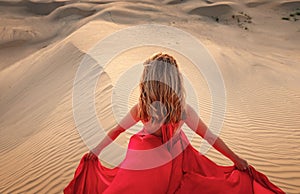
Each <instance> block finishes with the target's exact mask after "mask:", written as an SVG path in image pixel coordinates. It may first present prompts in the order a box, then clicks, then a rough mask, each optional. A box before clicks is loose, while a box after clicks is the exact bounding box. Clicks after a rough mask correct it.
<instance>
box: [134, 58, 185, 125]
mask: <svg viewBox="0 0 300 194" xmlns="http://www.w3.org/2000/svg"><path fill="white" fill-rule="evenodd" d="M143 65H144V70H143V74H142V77H141V80H140V84H139V86H140V97H139V111H138V114H139V117H140V118H141V120H143V121H146V122H149V121H151V123H164V124H166V123H170V122H171V123H177V122H179V121H180V120H181V119H183V118H184V117H185V112H184V106H185V90H184V87H183V78H182V75H181V73H180V71H179V69H178V64H177V62H176V60H175V59H174V58H173V57H172V56H171V55H168V54H163V53H158V54H155V55H153V56H152V57H150V58H149V59H147V60H146V61H145V62H144V64H143Z"/></svg>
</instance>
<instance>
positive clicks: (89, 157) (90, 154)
mask: <svg viewBox="0 0 300 194" xmlns="http://www.w3.org/2000/svg"><path fill="white" fill-rule="evenodd" d="M94 156H96V155H95V154H94V153H93V152H92V151H90V152H89V153H88V155H87V158H88V159H92V158H93V157H94Z"/></svg>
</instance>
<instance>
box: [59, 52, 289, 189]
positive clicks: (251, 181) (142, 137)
mask: <svg viewBox="0 0 300 194" xmlns="http://www.w3.org/2000/svg"><path fill="white" fill-rule="evenodd" d="M139 121H141V122H142V123H143V124H144V127H143V129H142V130H141V131H140V132H138V133H137V134H135V135H133V136H132V137H131V138H130V142H129V145H128V151H127V154H126V157H125V160H124V161H123V162H122V163H121V164H120V165H119V166H118V167H115V168H113V169H109V168H105V167H104V166H102V164H101V163H100V161H99V160H98V157H97V156H98V155H99V154H100V152H101V151H102V150H103V149H104V148H105V147H106V146H107V145H108V144H110V143H111V142H112V141H114V140H115V139H116V138H117V137H118V136H119V135H120V134H121V133H122V132H124V131H125V130H126V129H128V128H130V127H131V126H133V125H134V124H136V123H137V122H139ZM184 123H186V124H187V126H188V127H190V128H191V129H192V130H194V131H195V132H196V133H197V134H198V135H200V136H201V137H202V138H204V139H205V140H206V141H207V142H209V143H210V144H211V145H212V146H213V147H214V148H215V149H216V150H218V151H219V152H220V153H222V154H223V155H224V156H226V157H227V158H229V159H230V160H231V161H232V162H233V163H234V166H219V165H217V164H215V163H214V162H212V161H211V160H209V159H208V158H207V157H205V156H204V155H202V154H201V153H199V152H198V151H197V150H195V149H194V148H193V147H192V146H191V144H190V143H189V141H188V139H187V138H186V136H185V134H184V133H183V131H182V130H181V126H182V125H183V124H184ZM156 148H157V149H156ZM158 148H159V149H158ZM136 150H137V151H142V152H143V151H145V150H155V151H152V152H151V151H150V152H149V154H144V155H143V154H142V155H141V154H138V153H140V152H135V151H136ZM64 192H65V193H134V192H138V193H214V194H215V193H249V194H250V193H284V192H283V191H282V190H280V189H279V188H278V187H276V186H275V185H273V184H272V183H271V182H270V181H269V180H268V179H267V177H266V176H265V175H263V174H261V173H260V172H258V171H256V170H255V169H254V168H253V167H252V166H250V165H248V163H247V161H246V160H244V159H242V158H240V157H239V156H238V155H237V154H235V153H234V152H233V151H232V150H231V149H230V148H229V147H228V146H226V144H225V143H224V142H223V141H222V140H221V138H219V137H217V136H216V135H214V134H213V133H212V132H211V131H210V130H209V129H208V128H207V126H206V125H205V124H204V123H203V122H202V121H201V119H200V118H199V117H198V115H197V113H196V112H195V111H194V110H193V108H192V107H191V106H190V105H188V104H186V103H185V91H184V87H183V79H182V75H181V73H180V71H179V68H178V64H177V62H176V60H175V59H174V58H173V57H172V56H170V55H168V54H162V53H158V54H155V55H154V56H152V57H151V58H149V59H148V60H146V61H145V62H144V71H143V74H142V77H141V81H140V97H139V102H138V103H137V104H136V105H135V106H133V108H132V109H131V110H130V112H129V113H128V114H127V115H126V116H125V118H124V119H123V120H122V121H121V122H120V123H119V124H118V125H117V126H116V127H115V128H113V129H112V130H111V131H110V132H109V133H108V135H107V136H106V137H105V138H104V139H103V140H102V141H101V142H100V143H99V144H98V145H97V146H96V147H95V148H94V149H93V150H91V151H90V152H89V153H88V154H85V155H84V156H83V158H82V160H81V162H80V165H79V167H78V168H77V170H76V172H75V176H74V179H73V180H72V181H71V182H70V184H69V185H68V186H67V187H66V188H65V190H64Z"/></svg>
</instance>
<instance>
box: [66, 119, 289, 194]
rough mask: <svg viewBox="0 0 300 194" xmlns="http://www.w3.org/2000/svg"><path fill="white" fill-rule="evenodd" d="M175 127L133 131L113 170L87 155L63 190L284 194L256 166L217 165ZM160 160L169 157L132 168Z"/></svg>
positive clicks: (69, 191) (145, 193) (105, 193)
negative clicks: (142, 152) (159, 132)
mask: <svg viewBox="0 0 300 194" xmlns="http://www.w3.org/2000/svg"><path fill="white" fill-rule="evenodd" d="M173 128H174V127H172V125H168V124H166V125H163V126H162V128H161V130H162V138H160V137H158V136H155V135H152V134H145V130H144V129H143V130H142V131H140V132H139V133H137V134H135V135H133V136H132V137H131V138H130V142H129V145H128V151H127V154H126V157H125V159H124V161H123V162H122V163H121V164H120V165H119V166H117V167H115V168H113V169H110V168H106V167H104V166H103V165H102V164H101V163H100V161H99V160H98V157H96V156H94V157H93V158H92V159H88V158H87V157H86V156H87V154H84V155H83V157H82V159H81V161H80V164H79V166H78V167H77V169H76V172H75V175H74V178H73V180H72V181H71V182H70V183H69V184H68V186H67V187H66V188H65V189H64V193H65V194H69V193H85V194H87V193H89V194H93V193H103V194H111V193H115V194H119V193H128V194H129V193H130V194H131V193H139V194H147V193H149V194H152V193H155V194H160V193H162V194H164V193H170V194H173V193H176V194H186V193H188V194H192V193H202V194H208V193H211V194H218V193H220V194H221V193H222V194H227V193H228V194H238V193H242V194H253V193H255V194H273V193H276V194H277V193H278V194H281V193H284V192H283V191H282V190H281V189H280V188H278V187H277V186H275V185H274V184H272V183H271V182H270V181H269V180H268V178H267V177H266V176H265V175H264V174H262V173H260V172H258V171H257V170H255V169H254V167H253V166H251V165H249V167H250V168H249V169H250V170H249V171H239V170H237V169H236V167H235V166H219V165H217V164H216V163H214V162H213V161H211V160H210V159H208V158H207V157H206V156H204V155H202V154H201V153H200V152H198V151H197V150H196V149H195V148H193V147H192V145H191V144H190V142H189V141H188V139H187V137H186V136H185V134H184V132H183V131H181V130H180V131H179V133H177V134H176V135H173V132H174V130H173ZM171 137H173V138H171ZM168 140H170V141H168ZM157 147H160V148H161V149H157V150H156V151H154V152H151V153H149V154H148V155H143V156H141V155H139V154H137V153H135V152H134V151H131V150H150V149H152V150H153V149H154V148H157ZM172 158H173V159H172ZM160 160H162V161H169V162H165V163H164V164H162V165H160V166H155V167H153V168H149V169H146V168H143V170H139V169H138V170H136V169H132V168H131V167H135V166H139V165H141V166H142V167H146V166H147V165H148V166H149V165H151V164H153V162H159V161H160Z"/></svg>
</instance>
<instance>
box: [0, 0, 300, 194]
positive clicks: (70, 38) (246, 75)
mask: <svg viewBox="0 0 300 194" xmlns="http://www.w3.org/2000/svg"><path fill="white" fill-rule="evenodd" d="M299 9H300V1H297V0H292V1H286V0H274V1H273V0H264V1H260V0H251V1H250V0H241V1H238V0H231V1H230V0H229V1H217V0H203V1H201V0H162V1H159V0H152V1H151V0H141V1H137V0H130V1H115V0H111V1H104V0H82V1H79V0H76V1H75V0H74V1H67V0H56V1H55V0H1V1H0V154H1V157H0V164H1V165H0V172H1V173H0V193H62V191H63V189H64V187H65V186H66V185H67V184H68V183H69V181H70V180H71V179H72V178H73V174H74V172H75V169H76V167H77V165H78V164H79V160H80V159H81V157H82V155H83V154H84V153H86V152H88V151H89V149H88V147H87V146H86V145H85V144H84V142H83V140H82V139H81V136H80V134H79V132H78V130H77V127H76V125H75V122H74V118H73V106H72V89H73V82H74V78H75V74H76V71H77V68H78V66H79V64H80V62H81V61H82V60H83V58H84V56H85V55H86V53H87V52H88V50H89V49H90V48H92V47H93V46H94V44H95V43H96V42H98V41H99V40H101V39H103V38H104V37H106V36H108V35H110V34H112V33H113V32H116V31H118V30H121V29H124V28H127V27H130V26H135V25H139V24H149V23H152V24H163V25H167V26H172V27H176V28H178V29H181V30H184V31H186V32H188V33H190V34H192V35H193V36H194V37H196V38H197V39H198V40H199V41H200V42H202V43H203V44H204V45H205V47H206V48H207V50H208V51H209V52H210V53H211V55H212V56H213V57H214V59H215V61H216V63H217V64H218V65H219V68H220V71H221V73H222V76H223V79H224V84H225V87H226V95H227V98H226V114H225V120H224V123H223V127H222V130H221V133H220V136H221V138H222V139H223V140H224V141H225V142H226V143H227V144H228V146H229V147H230V148H231V149H232V150H233V151H235V152H236V153H237V154H238V155H240V156H241V157H242V158H244V159H246V160H247V161H248V163H249V164H251V165H253V166H254V167H255V168H256V169H258V170H259V171H261V172H263V173H264V174H266V175H267V176H268V177H269V179H270V180H271V181H272V182H273V183H274V184H276V185H277V186H279V187H280V188H282V189H283V190H284V191H285V192H286V193H290V194H293V193H294V194H296V193H300V149H299V146H300V84H299V83H300V63H299V62H300V55H299V53H300V52H299V51H300V36H299V33H300V21H299V19H300V15H299V14H300V10H299ZM125 38H126V37H125ZM174 41H175V40H174ZM158 51H165V52H169V53H171V54H173V55H174V56H175V57H176V58H177V59H178V62H179V66H180V68H181V70H182V72H183V73H184V75H185V76H186V77H188V78H189V80H190V82H191V83H192V85H193V88H194V89H195V91H197V93H198V99H197V100H198V102H199V107H195V109H198V110H199V111H200V112H201V118H202V119H203V120H204V121H205V122H206V123H208V122H209V121H210V119H211V118H210V117H211V111H212V110H211V107H212V106H211V103H212V102H211V94H210V90H209V88H208V87H207V84H206V81H205V79H204V78H203V76H202V75H201V74H199V73H195V72H197V71H195V69H194V68H193V64H192V63H191V62H190V61H189V60H188V59H186V58H185V57H184V56H181V55H180V54H178V53H176V52H175V51H173V50H168V49H163V48H157V47H154V46H153V47H149V46H148V47H141V48H135V49H131V50H128V51H126V52H124V53H122V54H120V55H119V56H116V57H115V58H114V59H112V60H111V61H110V63H109V64H108V65H107V67H106V69H105V73H103V75H102V76H101V78H100V79H99V80H98V84H97V90H96V94H95V98H96V109H97V113H98V117H99V121H100V122H101V123H102V124H103V126H104V128H105V129H106V130H109V129H110V128H111V127H112V126H114V125H115V124H116V120H115V119H114V115H113V112H112V110H111V108H112V106H113V102H112V101H111V96H112V92H113V88H114V86H115V85H116V84H117V81H118V78H119V75H120V74H122V73H124V72H125V71H126V70H127V69H129V68H130V67H132V66H133V65H134V64H137V63H141V62H143V61H144V60H145V59H146V58H147V57H149V56H150V55H152V54H153V53H155V52H158ZM136 76H139V75H136ZM125 89H126V88H125ZM131 89H132V88H130V91H128V92H131V97H130V98H129V100H128V101H127V99H122V98H120V99H119V101H120V102H121V103H123V105H128V106H132V105H133V104H134V103H136V102H137V99H138V88H136V89H134V90H132V91H131ZM128 90H129V89H128ZM187 95H189V94H187ZM140 126H141V125H138V126H136V128H137V129H138V128H140ZM133 132H134V130H129V131H126V132H125V133H124V134H122V135H121V136H120V137H119V138H118V139H117V142H118V143H119V144H120V145H121V146H124V147H125V148H126V144H127V143H128V140H129V138H130V135H132V134H133ZM201 142H202V139H201V138H199V137H195V138H194V139H193V141H192V144H193V145H194V146H195V147H199V145H200V144H201ZM206 155H207V156H208V157H209V158H210V159H212V160H213V161H215V162H216V163H218V164H220V165H232V162H231V161H229V160H228V159H227V158H225V157H224V156H222V155H221V154H220V153H218V152H217V151H215V150H214V149H210V150H209V152H208V153H206Z"/></svg>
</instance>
